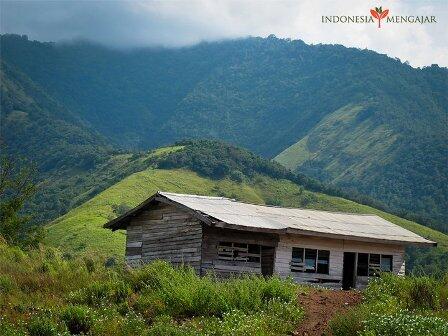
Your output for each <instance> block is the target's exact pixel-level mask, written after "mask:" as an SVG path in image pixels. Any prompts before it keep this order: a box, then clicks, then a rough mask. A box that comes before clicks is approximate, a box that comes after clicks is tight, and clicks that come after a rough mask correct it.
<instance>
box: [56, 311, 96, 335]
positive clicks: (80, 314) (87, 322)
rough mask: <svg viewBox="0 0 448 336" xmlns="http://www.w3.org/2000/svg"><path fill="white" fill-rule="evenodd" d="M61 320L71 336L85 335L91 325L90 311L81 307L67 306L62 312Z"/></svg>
mask: <svg viewBox="0 0 448 336" xmlns="http://www.w3.org/2000/svg"><path fill="white" fill-rule="evenodd" d="M61 319H62V321H64V323H65V325H66V326H67V329H68V330H69V331H70V333H71V334H72V335H78V334H81V333H84V334H87V333H88V332H89V330H90V328H91V327H92V324H93V318H92V314H91V311H90V309H89V308H87V307H82V306H68V307H67V308H66V309H65V310H64V311H63V312H62V314H61Z"/></svg>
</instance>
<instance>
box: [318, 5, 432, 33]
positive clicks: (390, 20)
mask: <svg viewBox="0 0 448 336" xmlns="http://www.w3.org/2000/svg"><path fill="white" fill-rule="evenodd" d="M322 23H336V24H348V23H353V24H375V23H378V28H381V23H386V25H389V24H430V23H437V19H436V17H435V16H434V15H420V16H418V15H393V16H392V15H389V9H384V10H383V7H382V6H379V7H375V8H373V9H371V10H370V15H367V13H366V14H361V15H322Z"/></svg>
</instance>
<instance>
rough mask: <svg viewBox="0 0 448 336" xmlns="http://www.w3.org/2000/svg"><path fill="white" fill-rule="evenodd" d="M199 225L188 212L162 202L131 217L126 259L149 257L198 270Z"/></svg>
mask: <svg viewBox="0 0 448 336" xmlns="http://www.w3.org/2000/svg"><path fill="white" fill-rule="evenodd" d="M201 244H202V225H201V222H200V221H199V220H198V219H196V218H194V217H193V215H192V214H190V213H187V212H185V211H181V210H179V209H177V208H176V207H174V206H172V205H167V204H163V203H159V204H155V205H151V207H150V208H148V209H146V210H145V211H143V212H141V213H140V214H139V215H138V216H136V217H135V218H133V219H132V220H131V221H130V223H129V226H128V227H127V235H126V261H127V263H128V265H130V266H136V265H138V264H141V263H148V262H151V261H153V260H157V259H161V260H166V261H169V262H171V263H173V264H174V265H179V264H187V265H190V266H192V267H193V268H195V269H196V271H197V272H198V273H199V271H200V265H201Z"/></svg>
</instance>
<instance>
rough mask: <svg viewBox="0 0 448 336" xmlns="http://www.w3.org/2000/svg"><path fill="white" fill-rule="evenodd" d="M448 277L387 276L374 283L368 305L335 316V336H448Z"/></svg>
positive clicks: (366, 299) (368, 291)
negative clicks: (440, 278) (437, 278)
mask: <svg viewBox="0 0 448 336" xmlns="http://www.w3.org/2000/svg"><path fill="white" fill-rule="evenodd" d="M447 295H448V275H447V276H445V278H444V279H442V280H436V279H434V278H431V277H424V276H421V277H418V276H408V277H399V276H396V275H393V274H389V273H385V274H383V275H382V276H381V277H380V278H377V279H374V280H373V281H371V282H370V284H369V286H368V287H367V289H366V290H365V291H364V303H363V304H361V305H359V306H357V307H354V308H352V309H350V310H349V311H348V312H347V313H345V314H343V315H339V316H337V317H335V318H334V319H333V320H332V321H331V323H330V326H331V329H332V332H333V335H334V336H348V335H361V336H376V335H377V336H380V335H381V336H383V335H384V336H389V335H390V336H392V335H406V336H420V335H430V336H431V335H433V336H443V335H448V310H447V308H448V306H447V302H448V296H447Z"/></svg>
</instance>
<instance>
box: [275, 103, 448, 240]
mask: <svg viewBox="0 0 448 336" xmlns="http://www.w3.org/2000/svg"><path fill="white" fill-rule="evenodd" d="M391 113H394V114H395V116H394V118H392V117H391V120H393V122H392V121H391V122H389V123H387V124H382V123H379V122H378V121H377V120H378V118H379V117H377V116H373V115H372V109H371V106H369V105H363V104H358V105H352V104H350V105H347V106H344V107H342V108H340V109H338V110H336V111H335V112H333V113H332V114H330V115H328V116H327V117H325V118H324V119H323V120H322V121H321V122H319V123H318V124H317V125H316V126H315V127H314V128H313V129H312V130H310V131H309V132H308V133H307V135H306V136H305V137H303V138H302V139H301V140H300V141H298V142H297V143H295V144H294V145H292V146H290V147H289V148H287V149H285V150H284V151H283V152H282V153H280V154H279V155H277V156H276V157H275V160H276V161H278V162H280V163H281V164H283V165H284V166H285V167H287V168H289V169H291V170H293V171H300V172H302V173H304V174H306V175H308V176H310V177H314V178H318V179H320V180H322V181H324V182H326V183H330V184H333V185H336V186H339V187H341V188H343V189H345V190H350V189H352V190H356V191H357V192H359V193H361V194H366V195H369V196H371V197H373V198H375V199H378V200H381V201H382V202H384V203H385V204H388V205H389V207H390V208H391V209H394V210H395V211H398V212H400V213H403V214H408V216H409V215H410V216H411V217H412V215H413V214H414V217H415V215H417V217H416V218H420V219H423V220H424V221H425V222H426V223H429V224H430V225H431V226H433V227H435V228H438V229H439V230H442V231H444V232H448V223H447V222H446V218H445V216H446V214H447V213H448V198H447V197H448V175H447V173H446V170H447V163H448V162H447V158H448V147H447V144H448V139H447V134H448V133H447V124H446V122H444V121H443V120H442V119H441V118H439V119H436V118H437V117H436V116H433V117H432V118H434V119H433V120H436V122H435V123H434V122H432V121H430V120H426V121H425V122H422V123H413V122H406V120H405V118H403V117H402V115H401V116H400V113H399V110H397V109H393V110H392V109H391ZM441 116H442V114H440V117H441ZM423 118H424V117H423V116H422V117H420V119H423ZM416 139H419V141H416Z"/></svg>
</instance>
